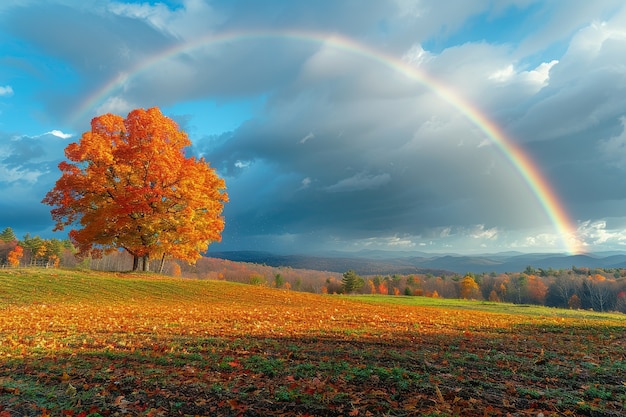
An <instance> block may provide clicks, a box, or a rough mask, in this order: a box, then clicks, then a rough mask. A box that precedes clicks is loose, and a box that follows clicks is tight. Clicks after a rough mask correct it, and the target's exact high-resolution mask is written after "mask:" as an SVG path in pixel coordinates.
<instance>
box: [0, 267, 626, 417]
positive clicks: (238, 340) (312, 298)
mask: <svg viewBox="0 0 626 417" xmlns="http://www.w3.org/2000/svg"><path fill="white" fill-rule="evenodd" d="M625 331H626V318H625V317H624V316H623V315H615V314H596V313H591V312H587V311H568V310H556V309H546V308H535V307H521V306H512V305H507V304H494V303H477V302H469V301H459V300H437V299H431V298H423V297H387V296H359V297H350V296H343V297H340V296H329V295H326V296H323V295H315V294H308V293H297V292H293V291H285V290H276V289H270V288H267V287H263V286H252V285H244V284H238V283H229V282H223V281H211V280H191V279H172V278H163V277H160V276H157V275H147V274H105V273H94V272H81V271H64V270H36V269H22V270H0V361H1V362H2V365H3V366H2V367H0V416H2V417H5V416H13V415H46V416H48V415H67V416H87V415H90V416H97V415H137V416H157V415H224V416H244V415H245V416H259V415H263V416H270V415H281V416H297V415H310V416H340V415H349V414H351V415H460V414H462V415H464V416H469V417H472V416H484V415H485V410H489V411H488V415H489V414H490V415H505V414H507V413H509V414H511V413H515V414H516V415H520V416H530V415H532V416H536V415H538V414H539V413H544V415H554V413H555V411H554V410H558V414H567V415H572V416H579V415H607V416H608V415H611V416H612V415H619V413H621V412H623V409H624V402H625V401H626V386H624V383H623V382H624V381H623V378H622V376H623V375H624V369H625V368H624V367H625V366H626V365H625V363H624V357H623V355H624V344H623V338H622V337H620V336H621V335H623V334H624V332H625Z"/></svg>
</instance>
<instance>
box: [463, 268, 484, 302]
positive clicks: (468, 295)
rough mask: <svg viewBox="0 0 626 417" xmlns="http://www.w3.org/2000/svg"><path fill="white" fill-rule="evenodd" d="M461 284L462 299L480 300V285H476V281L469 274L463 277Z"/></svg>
mask: <svg viewBox="0 0 626 417" xmlns="http://www.w3.org/2000/svg"><path fill="white" fill-rule="evenodd" d="M459 284H460V293H461V294H460V295H461V298H465V299H475V298H478V295H479V294H480V291H479V288H478V284H477V283H476V281H474V278H472V277H471V276H470V275H469V274H468V275H465V277H463V279H462V280H461V281H460V283H459Z"/></svg>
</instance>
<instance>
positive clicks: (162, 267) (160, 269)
mask: <svg viewBox="0 0 626 417" xmlns="http://www.w3.org/2000/svg"><path fill="white" fill-rule="evenodd" d="M164 268H165V252H163V256H161V265H159V274H162V273H163V269H164Z"/></svg>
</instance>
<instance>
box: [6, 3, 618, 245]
mask: <svg viewBox="0 0 626 417" xmlns="http://www.w3.org/2000/svg"><path fill="white" fill-rule="evenodd" d="M44 3H45V4H44ZM151 3H154V4H151ZM179 3H180V4H177V5H176V6H168V3H167V2H161V3H158V2H157V3H155V2H144V3H141V4H139V3H136V2H123V1H104V2H102V1H100V0H86V1H85V2H80V3H76V4H74V3H72V2H69V1H65V0H62V1H51V2H43V3H37V2H36V3H28V2H27V3H25V4H24V3H22V2H19V3H18V2H12V3H11V6H7V5H6V4H4V3H3V5H2V6H0V24H1V25H2V27H3V30H4V31H5V32H6V34H7V36H9V37H10V38H11V39H12V40H14V41H15V43H16V44H24V45H29V49H28V50H25V52H20V53H21V54H26V53H32V57H33V58H32V59H31V61H32V62H37V63H39V60H41V62H44V61H45V62H46V65H37V66H36V67H37V71H34V70H33V69H32V68H34V67H35V66H34V65H33V64H32V63H31V64H30V65H31V67H32V68H31V69H30V70H28V71H25V70H24V68H25V67H24V63H23V62H21V63H20V62H19V61H20V60H19V59H17V58H16V57H15V56H9V55H17V54H16V53H15V51H9V52H8V53H7V57H6V58H3V59H2V62H1V64H2V66H3V68H5V67H6V68H11V69H12V71H13V73H12V74H13V77H12V78H11V77H10V78H3V83H5V84H6V86H5V87H0V96H3V97H8V94H9V93H8V91H9V90H8V89H10V90H11V91H13V90H15V91H19V92H20V94H18V97H15V98H14V99H12V100H11V105H12V106H13V107H16V108H17V107H18V104H14V103H13V101H16V100H18V99H20V100H21V99H22V96H26V95H29V94H31V92H32V97H36V100H37V104H36V105H35V104H30V105H29V106H28V107H29V110H28V111H20V112H19V114H20V117H21V118H22V122H21V123H22V125H21V126H19V127H7V126H8V123H9V122H10V120H9V119H11V118H12V117H13V116H14V115H17V114H18V113H17V111H16V110H14V109H12V107H11V106H9V105H6V104H2V105H3V107H2V108H1V109H0V110H1V111H2V115H3V120H2V121H1V123H2V129H4V130H10V131H12V132H18V133H12V134H8V133H7V134H3V136H2V138H1V139H2V141H0V166H1V167H2V168H1V169H2V170H3V171H2V173H3V175H4V177H3V178H9V179H10V181H11V183H10V184H11V185H15V186H18V185H25V184H27V185H28V187H25V189H26V188H29V190H30V191H33V190H36V192H37V193H41V192H43V191H44V190H45V189H46V187H49V186H50V181H51V180H52V178H53V177H55V175H52V174H53V173H54V172H56V171H55V168H54V165H55V164H56V163H57V162H58V160H60V159H61V158H62V157H63V156H62V149H63V147H64V146H65V145H66V144H67V140H68V139H69V138H70V136H69V135H70V134H68V133H65V132H72V131H84V130H85V129H86V128H87V127H88V125H89V120H88V118H90V117H92V116H93V115H95V114H101V113H107V112H112V113H116V114H121V115H125V114H127V113H128V111H130V110H131V109H133V108H136V107H151V106H154V105H158V106H160V107H161V108H162V109H164V112H165V113H166V114H171V115H172V116H174V117H175V118H176V120H179V121H182V123H181V125H184V128H185V130H186V131H187V132H188V133H189V134H190V138H191V139H192V141H193V153H194V154H197V155H203V156H205V157H206V158H207V159H208V160H209V161H210V162H211V164H212V165H213V166H215V167H217V169H218V170H219V172H220V174H221V175H223V176H224V177H225V178H226V181H227V186H228V191H229V194H230V195H231V201H230V202H229V204H228V205H227V212H226V213H225V214H226V216H227V229H226V231H225V238H224V242H225V244H230V243H229V242H232V244H233V246H236V245H243V244H249V245H251V246H252V247H254V245H257V246H260V245H263V242H265V243H268V244H272V245H273V244H275V245H285V246H288V247H294V245H295V244H294V243H293V242H296V241H297V243H298V244H303V245H304V244H305V242H307V241H310V242H313V237H314V238H315V239H316V241H317V242H322V243H318V244H319V245H320V246H323V245H324V243H323V242H329V244H335V245H340V244H346V245H366V244H368V242H370V244H371V245H379V246H381V247H392V246H394V245H397V246H398V247H410V245H411V244H412V243H415V244H416V245H417V244H418V243H419V244H420V245H422V244H426V245H428V247H429V248H435V249H438V248H439V249H440V248H444V247H445V248H461V247H462V248H465V249H466V250H468V249H467V248H470V249H471V248H472V245H473V246H479V245H482V244H484V245H487V247H489V248H499V247H504V246H506V245H507V244H508V245H511V244H515V245H517V247H520V248H521V247H524V248H533V247H545V248H550V249H552V248H558V246H559V244H560V238H559V237H558V236H556V235H555V233H554V226H553V225H552V223H551V221H550V218H549V216H547V215H546V213H545V210H544V209H543V207H542V202H540V201H538V200H537V197H536V196H535V194H534V193H533V190H532V184H530V187H529V184H528V182H527V180H526V179H525V177H524V176H525V175H526V177H527V176H528V173H524V172H520V171H519V170H518V168H519V167H516V166H515V165H514V163H513V162H515V161H512V160H511V156H510V155H507V154H506V150H504V151H503V150H502V149H501V147H500V146H498V145H499V144H498V143H495V142H494V141H493V138H492V137H490V134H489V132H485V131H484V130H482V127H481V126H479V125H477V124H476V120H472V116H471V114H470V116H469V117H468V115H467V114H466V113H467V111H468V108H469V109H470V110H472V111H475V112H479V113H480V114H482V115H484V116H485V118H486V119H487V120H488V121H489V122H490V123H489V124H492V125H493V126H497V127H498V128H500V129H501V131H502V133H503V134H504V135H505V136H506V137H507V138H508V139H509V140H510V141H511V142H513V143H515V144H517V145H519V146H520V147H521V149H523V150H524V151H525V152H527V153H528V155H529V157H530V159H531V160H532V161H533V163H534V164H535V165H536V166H537V167H538V168H539V171H540V172H541V173H542V174H543V175H544V176H545V180H546V181H547V183H549V184H551V185H552V186H553V188H554V189H555V195H558V196H559V198H561V199H562V200H563V205H564V206H565V208H566V210H567V211H569V212H570V213H571V214H572V216H573V217H574V219H575V220H576V219H593V220H590V222H592V223H594V222H595V221H598V219H602V218H607V217H612V218H617V217H619V213H620V212H626V191H624V189H623V187H622V183H623V169H622V166H621V165H623V162H624V161H625V160H626V151H625V150H624V148H626V138H624V131H625V128H624V123H626V122H624V117H626V116H625V115H626V102H624V97H626V83H625V82H624V81H625V78H624V71H621V70H620V69H621V68H623V67H624V65H626V58H625V57H624V54H623V53H622V52H623V50H624V49H626V37H625V36H624V29H623V28H624V27H626V7H624V6H623V4H622V3H623V2H621V0H620V1H616V0H598V1H597V2H587V1H577V0H576V1H575V0H573V1H572V2H563V3H560V2H544V1H534V0H533V1H517V0H511V1H503V2H496V3H497V4H496V3H494V2H460V3H459V4H455V6H454V7H450V5H449V4H448V3H446V2H443V3H441V4H439V3H437V4H435V3H433V5H429V6H428V7H426V6H425V5H424V3H423V2H417V1H410V0H389V1H387V0H380V1H376V2H369V3H367V4H362V3H360V2H352V1H351V0H348V1H345V2H336V1H318V2H270V3H268V4H264V5H263V6H260V5H259V4H258V2H256V1H252V0H235V1H232V2H206V1H200V0H189V1H184V2H179ZM355 7H358V9H359V13H356V14H355V13H354V10H355ZM513 17H515V19H513ZM505 23H506V28H507V30H500V29H501V26H502V25H504V24H505ZM59 27H63V30H62V31H59V30H58V28H59ZM530 27H532V28H533V29H532V31H529V30H528V28H530ZM281 29H288V30H290V32H289V33H290V34H292V35H293V34H294V33H297V34H298V35H299V36H282V37H281V36H268V37H255V36H246V34H250V33H251V32H250V31H251V30H252V31H257V30H258V31H263V30H271V31H274V30H275V31H280V30H281ZM307 33H309V34H310V33H315V34H317V36H321V37H323V36H324V35H325V34H328V35H329V38H328V39H334V40H335V41H336V40H337V39H340V37H348V38H350V39H352V40H353V41H354V42H357V43H362V44H363V45H365V46H366V47H367V48H371V49H372V50H374V51H380V52H381V53H382V54H384V55H387V56H393V57H397V58H398V59H402V60H403V62H404V63H405V64H408V65H412V66H413V67H414V68H415V69H416V70H417V71H419V72H423V73H424V74H427V77H426V80H428V79H429V78H428V76H430V77H433V78H434V79H435V80H437V81H438V83H440V84H443V85H445V86H446V90H445V91H444V92H442V91H434V90H432V89H431V88H429V85H428V83H426V84H425V83H422V82H419V80H418V78H419V77H417V78H416V77H412V76H407V75H410V74H407V72H403V71H398V70H397V67H396V66H394V65H395V61H392V62H385V61H384V60H381V59H379V58H380V57H376V56H369V55H368V54H362V53H359V52H358V51H355V50H352V49H350V48H349V47H347V46H346V45H349V44H345V45H343V46H342V44H341V43H340V44H336V43H334V42H333V41H329V40H327V41H323V40H315V39H312V38H310V37H308V35H307ZM228 34H241V35H242V36H239V37H237V36H234V37H231V38H229V35H228ZM331 34H336V35H339V37H337V36H335V37H332V36H331ZM211 36H213V37H211ZM201 37H205V38H201ZM199 39H214V40H215V42H205V43H204V44H200V43H194V42H197V41H198V40H199ZM186 43H187V44H189V45H191V44H193V45H194V47H193V48H187V49H184V50H181V52H180V53H178V54H168V53H167V51H174V50H176V48H177V47H181V46H182V45H185V44H186ZM21 56H22V55H20V59H22V58H21ZM157 57H160V58H159V59H156V58H157ZM23 59H26V58H23ZM151 62H152V64H150V63H151ZM405 69H406V68H405ZM120 74H125V76H120ZM26 75H27V76H28V79H27V82H24V83H23V84H20V82H22V81H20V80H21V79H22V78H20V77H26ZM9 84H10V85H9ZM433 85H434V84H433ZM23 92H24V93H23ZM98 92H100V93H103V95H102V96H101V97H99V98H98ZM446 94H448V95H451V96H453V97H459V98H460V99H461V101H462V102H464V103H467V104H466V105H465V106H466V108H463V106H462V108H457V107H455V106H453V105H451V104H450V102H448V101H446V100H445V99H443V98H445V96H446ZM94 99H95V102H93V106H92V107H93V108H90V109H88V110H86V111H85V113H86V115H85V116H84V117H83V120H78V121H77V122H76V124H75V125H71V126H68V123H62V122H60V121H63V120H67V116H68V115H73V114H74V112H76V111H77V110H76V109H80V108H82V107H81V106H82V105H84V104H85V103H89V102H91V101H90V100H94ZM232 103H243V104H244V105H246V109H247V110H246V114H245V115H244V116H241V115H237V116H238V118H236V117H235V118H234V119H236V120H238V121H239V120H240V121H241V124H240V125H239V126H237V125H234V126H229V127H228V130H229V132H228V133H223V134H220V132H217V134H216V133H215V132H214V131H211V132H205V129H207V128H206V126H207V125H209V124H211V121H210V119H211V117H210V116H212V115H211V114H209V113H210V112H211V111H212V110H211V109H214V108H217V107H219V106H222V105H223V106H224V107H229V106H230V105H231V104H232ZM19 107H20V108H22V107H23V106H22V102H20V103H19ZM233 107H234V106H233ZM11 111H13V113H10V112H11ZM35 123H38V124H40V126H41V127H40V128H37V130H35V132H48V133H47V134H46V135H43V136H42V137H33V136H32V132H30V134H29V135H24V134H22V133H20V132H28V131H29V129H34V128H32V127H30V126H33V125H34V124H35ZM79 126H81V127H80V129H79ZM52 127H54V128H55V129H54V130H52ZM483 127H484V126H483ZM57 129H58V130H57ZM15 138H17V139H15ZM459 144H463V145H464V146H461V147H460V146H458V145H459ZM513 159H514V158H513ZM539 171H538V172H539ZM46 181H47V182H46ZM31 186H32V187H31ZM529 230H532V232H530V231H529ZM606 230H609V231H611V233H613V232H612V231H613V230H614V229H613V227H612V226H607V227H606V228H605V231H604V232H602V233H607V232H606ZM584 236H585V237H586V238H587V239H588V240H589V242H600V243H597V244H598V245H601V244H611V242H614V241H615V242H619V240H618V239H617V238H616V237H611V238H607V239H606V240H604V241H603V242H604V243H601V242H602V239H600V238H599V237H598V236H602V235H601V232H600V231H598V229H597V228H596V229H595V231H594V230H593V229H592V228H590V230H589V231H587V232H585V233H584ZM527 238H528V239H527ZM287 241H289V242H291V243H289V244H287V243H286V242H287ZM333 242H334V243H333ZM467 242H471V243H467ZM311 244H312V243H311ZM403 245H404V246H403ZM442 250H443V249H442ZM446 250H447V249H446Z"/></svg>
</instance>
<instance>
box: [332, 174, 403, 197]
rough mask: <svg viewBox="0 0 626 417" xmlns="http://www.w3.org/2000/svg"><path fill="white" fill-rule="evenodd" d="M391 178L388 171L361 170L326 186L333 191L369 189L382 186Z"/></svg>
mask: <svg viewBox="0 0 626 417" xmlns="http://www.w3.org/2000/svg"><path fill="white" fill-rule="evenodd" d="M390 180H391V175H389V174H388V173H383V174H378V175H372V174H367V173H365V172H359V173H357V174H355V175H353V176H351V177H349V178H344V179H342V180H340V181H339V182H337V183H335V184H333V185H330V186H328V187H326V188H325V190H326V191H328V192H331V193H339V192H348V191H360V190H369V189H375V188H379V187H382V186H383V185H385V184H387V183H388V182H389V181H390Z"/></svg>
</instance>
